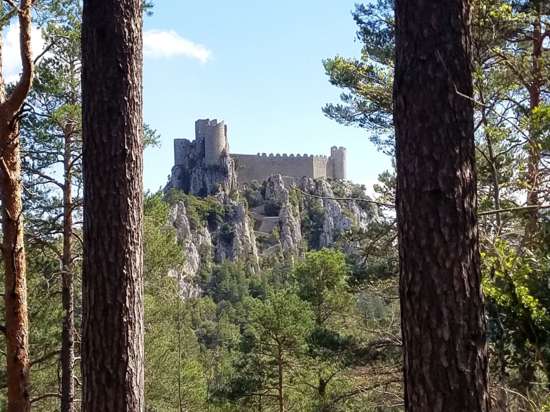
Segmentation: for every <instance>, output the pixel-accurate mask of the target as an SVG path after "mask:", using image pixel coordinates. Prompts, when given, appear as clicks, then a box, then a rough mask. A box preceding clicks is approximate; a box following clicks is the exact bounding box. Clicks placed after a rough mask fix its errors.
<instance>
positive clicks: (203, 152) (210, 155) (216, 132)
mask: <svg viewBox="0 0 550 412" xmlns="http://www.w3.org/2000/svg"><path fill="white" fill-rule="evenodd" d="M191 152H192V153H191ZM228 156H229V157H230V159H229V160H227V159H228ZM191 159H194V160H191ZM174 160H175V168H176V169H178V170H179V171H180V172H181V170H180V169H190V168H193V167H197V166H198V165H199V164H203V165H204V167H206V168H209V169H215V168H216V166H220V165H222V163H224V162H225V163H227V162H228V161H233V162H234V166H235V171H236V174H237V180H238V182H239V183H246V182H251V181H253V180H257V181H259V182H262V181H264V180H267V178H268V177H269V176H272V175H277V174H280V175H282V176H289V177H296V178H302V177H310V178H313V179H317V178H321V177H326V178H331V179H345V178H346V149H345V148H343V147H336V146H334V147H332V148H331V152H330V156H328V157H327V156H312V155H293V154H291V155H287V154H282V155H281V154H275V155H274V154H269V155H268V154H266V153H261V154H260V153H258V154H256V155H252V154H234V153H229V144H228V139H227V125H225V124H224V122H223V121H220V122H218V121H217V120H210V119H202V120H197V122H196V123H195V141H194V142H190V141H189V140H186V139H176V140H174ZM190 172H191V171H190V170H187V174H188V175H190ZM180 174H181V173H180ZM183 174H184V175H185V173H183Z"/></svg>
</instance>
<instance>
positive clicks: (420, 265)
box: [394, 0, 489, 412]
mask: <svg viewBox="0 0 550 412" xmlns="http://www.w3.org/2000/svg"><path fill="white" fill-rule="evenodd" d="M469 49H470V37H469V5H468V2H467V1H466V0H442V1H439V2H428V1H423V0H397V1H396V67H395V83H394V87H395V89H394V107H395V113H394V115H395V119H394V120H395V125H396V139H397V140H396V155H397V218H398V225H399V255H400V298H401V312H402V333H403V345H404V382H405V406H406V409H407V410H408V411H433V412H437V411H446V412H459V411H460V412H461V411H469V412H473V411H488V409H489V397H488V393H487V348H486V335H485V318H484V307H483V298H482V294H481V287H480V282H481V279H480V277H481V276H480V257H479V249H478V243H479V241H478V232H477V222H476V177H475V160H474V154H475V153H474V132H473V108H472V101H471V100H470V99H469V98H468V97H465V96H472V93H473V91H472V78H471V64H470V50H469Z"/></svg>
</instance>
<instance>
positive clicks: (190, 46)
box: [143, 30, 212, 63]
mask: <svg viewBox="0 0 550 412" xmlns="http://www.w3.org/2000/svg"><path fill="white" fill-rule="evenodd" d="M143 53H144V55H145V57H150V58H153V59H163V58H170V57H178V56H184V57H189V58H192V59H195V60H198V61H200V62H201V63H206V62H207V61H208V60H209V59H210V57H211V55H212V52H211V51H210V50H208V49H207V48H206V47H205V46H203V45H201V44H197V43H194V42H192V41H191V40H187V39H186V38H183V37H181V36H180V35H179V34H178V33H176V32H175V31H173V30H147V31H145V32H144V33H143Z"/></svg>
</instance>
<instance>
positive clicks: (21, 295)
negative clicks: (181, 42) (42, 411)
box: [0, 0, 33, 412]
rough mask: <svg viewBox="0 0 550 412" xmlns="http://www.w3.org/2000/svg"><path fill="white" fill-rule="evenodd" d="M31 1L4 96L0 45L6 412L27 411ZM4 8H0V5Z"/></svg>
mask: <svg viewBox="0 0 550 412" xmlns="http://www.w3.org/2000/svg"><path fill="white" fill-rule="evenodd" d="M31 5H32V1H31V0H21V2H20V4H19V10H18V15H19V40H20V58H21V63H22V69H23V70H22V73H21V76H20V78H19V81H18V83H17V84H16V85H15V87H14V88H13V90H12V91H11V93H10V94H9V96H6V90H5V83H4V78H3V77H2V74H1V68H2V64H1V60H2V59H1V57H2V53H1V51H2V48H1V45H0V199H1V201H2V257H3V261H4V282H5V291H4V303H5V311H6V359H7V365H6V371H7V386H8V409H7V410H8V412H27V411H30V408H31V403H30V394H29V368H30V362H29V324H28V313H27V279H26V262H25V247H24V238H23V236H24V226H23V205H22V200H21V193H22V187H23V186H22V182H21V144H20V138H19V111H20V109H21V106H22V105H23V101H24V100H25V98H26V96H27V94H28V92H29V90H30V87H31V83H32V78H33V62H32V51H31ZM0 9H1V10H2V11H3V8H0Z"/></svg>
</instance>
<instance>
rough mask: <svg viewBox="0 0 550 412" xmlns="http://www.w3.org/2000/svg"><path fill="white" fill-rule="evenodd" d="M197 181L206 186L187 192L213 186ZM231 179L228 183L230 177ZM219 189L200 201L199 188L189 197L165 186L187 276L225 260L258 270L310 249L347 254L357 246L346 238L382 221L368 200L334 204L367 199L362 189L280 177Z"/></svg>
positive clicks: (342, 183) (197, 176) (341, 183)
mask: <svg viewBox="0 0 550 412" xmlns="http://www.w3.org/2000/svg"><path fill="white" fill-rule="evenodd" d="M194 176H195V178H194V179H195V180H193V179H191V180H190V182H193V181H195V182H202V183H201V184H197V185H195V186H193V183H191V185H190V186H189V188H190V189H191V188H195V189H199V188H200V187H202V188H204V187H205V186H204V185H207V184H208V182H209V180H208V178H207V176H205V175H201V174H200V171H199V172H197V174H195V175H194ZM226 177H227V178H228V179H230V178H231V173H229V174H228V175H227V176H226ZM201 185H202V186H201ZM217 187H218V190H217V193H216V194H215V195H209V196H200V194H201V193H202V192H201V190H198V192H197V191H193V190H189V193H187V194H185V193H183V192H181V191H177V190H173V189H171V186H170V185H169V186H168V187H167V190H168V192H167V195H168V197H169V198H170V201H171V203H172V205H173V206H172V213H171V220H172V223H173V225H174V227H175V228H176V232H177V237H178V241H179V242H180V243H181V244H182V247H184V248H185V252H186V256H187V260H186V264H185V268H184V275H185V276H186V277H193V276H195V275H197V274H198V273H199V272H200V271H201V270H202V269H208V267H209V266H210V265H212V264H213V263H222V262H224V261H226V260H229V261H234V262H235V261H239V262H242V263H243V264H245V265H246V267H247V268H248V269H249V270H250V271H251V272H256V271H258V270H259V269H260V268H261V267H262V265H266V266H269V265H270V263H272V262H273V261H285V260H292V259H294V258H295V257H296V256H299V255H301V254H302V253H304V252H305V251H306V250H309V249H320V248H323V247H329V246H334V245H335V244H337V243H340V245H341V246H342V247H344V248H346V249H348V250H349V249H352V248H353V246H354V245H353V243H352V241H350V240H349V236H347V235H349V234H351V233H353V232H354V231H363V230H366V229H367V227H368V225H369V224H370V223H371V222H372V221H373V220H374V219H376V218H377V215H378V213H377V209H376V207H374V206H373V205H372V204H370V203H368V202H364V201H361V200H337V199H336V198H354V199H355V198H357V199H367V197H366V196H365V194H364V191H363V190H362V188H361V187H360V186H358V185H353V184H351V183H349V182H346V181H329V180H326V179H311V178H302V179H301V180H300V181H298V182H297V181H296V179H285V178H283V177H281V176H280V175H275V176H271V177H269V178H268V179H267V180H266V181H265V182H263V183H258V182H252V183H249V184H245V185H243V186H242V187H240V188H239V189H236V188H234V189H233V190H231V191H230V192H226V191H225V190H223V188H224V185H223V184H219V182H218V186H217ZM197 194H199V196H197Z"/></svg>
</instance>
